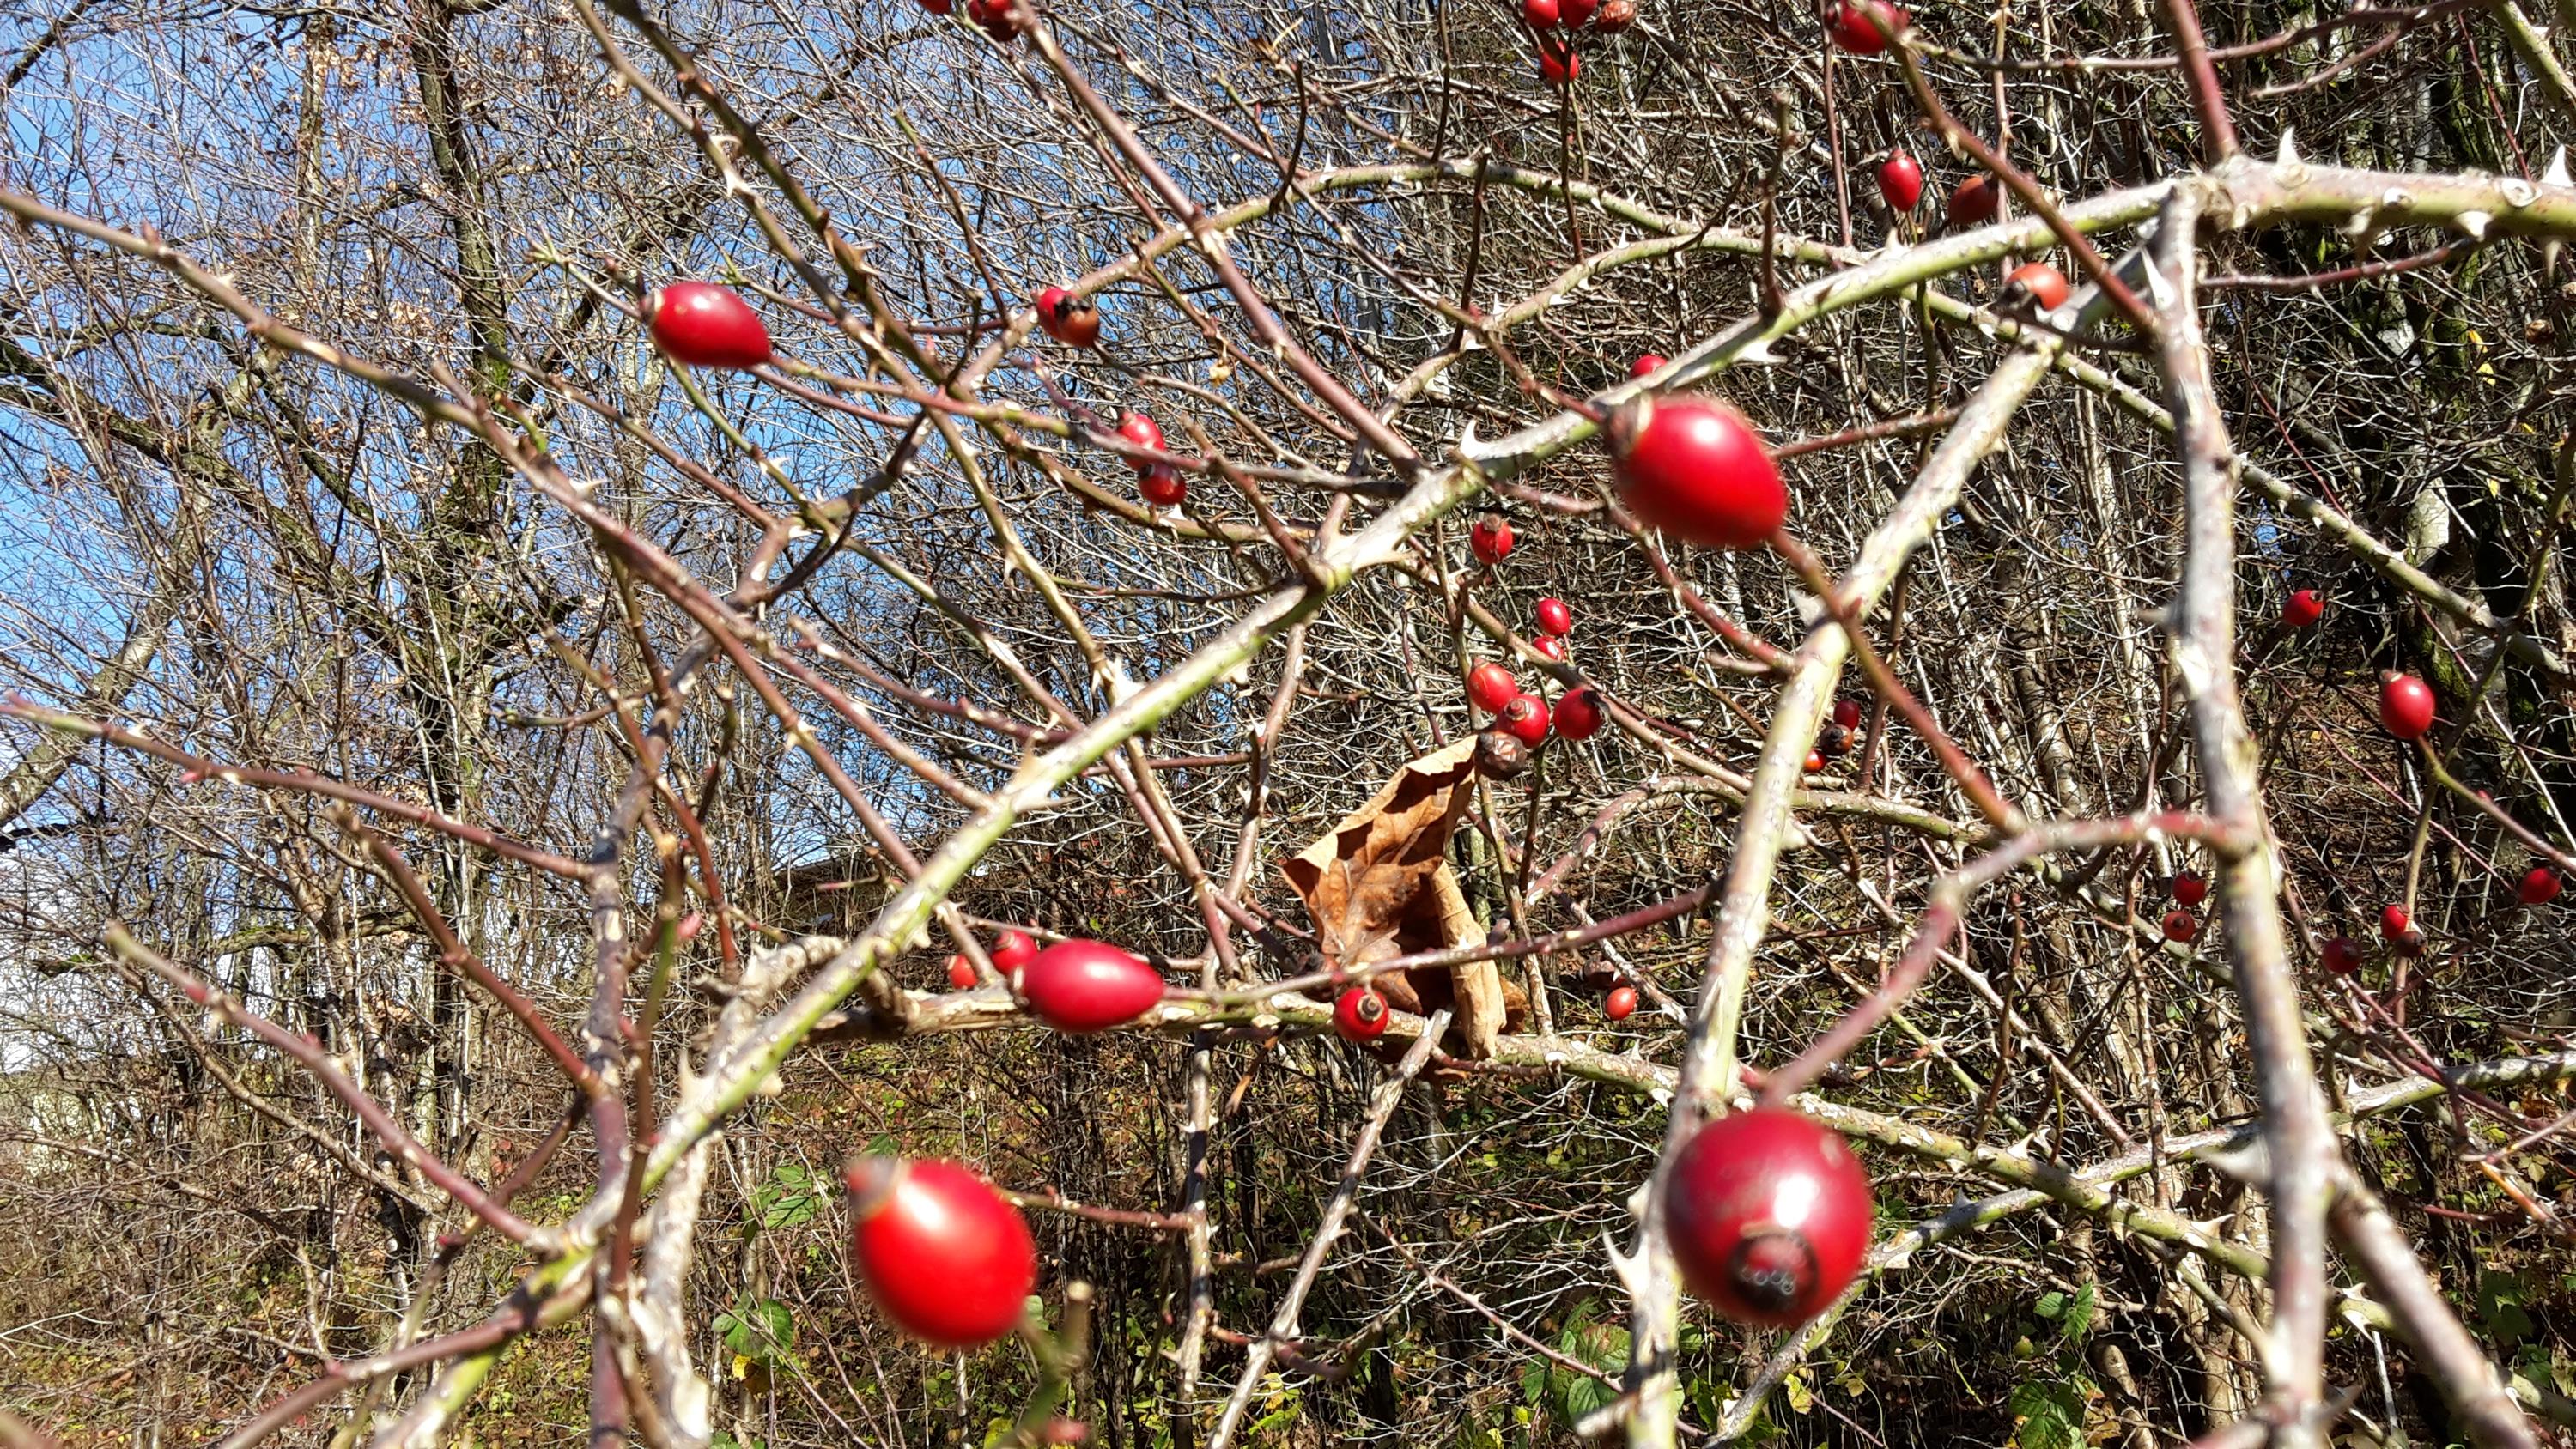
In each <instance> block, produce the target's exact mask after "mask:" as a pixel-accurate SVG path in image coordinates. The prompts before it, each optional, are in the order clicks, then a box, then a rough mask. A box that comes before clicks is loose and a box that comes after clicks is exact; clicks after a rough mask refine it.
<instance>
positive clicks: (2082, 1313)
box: [2059, 1283, 2099, 1343]
mask: <svg viewBox="0 0 2576 1449" xmlns="http://www.w3.org/2000/svg"><path fill="white" fill-rule="evenodd" d="M2098 1301H2099V1295H2097V1294H2096V1293H2095V1292H2094V1288H2093V1285H2092V1284H2090V1283H2087V1284H2085V1285H2084V1286H2083V1287H2081V1288H2078V1289H2076V1290H2075V1297H2074V1299H2073V1301H2071V1302H2069V1303H2068V1304H2067V1305H2066V1321H2065V1322H2064V1323H2063V1324H2061V1325H2059V1327H2060V1328H2061V1329H2062V1330H2063V1331H2064V1333H2065V1335H2066V1341H2067V1342H2068V1343H2082V1342H2083V1341H2084V1335H2085V1334H2087V1333H2090V1332H2092V1331H2093V1308H2094V1305H2095V1303H2096V1302H2098Z"/></svg>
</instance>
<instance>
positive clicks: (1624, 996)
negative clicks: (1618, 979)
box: [1601, 986, 1637, 1021]
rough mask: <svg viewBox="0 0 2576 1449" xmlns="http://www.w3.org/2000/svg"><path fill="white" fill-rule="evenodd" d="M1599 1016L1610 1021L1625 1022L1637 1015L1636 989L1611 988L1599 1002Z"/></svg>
mask: <svg viewBox="0 0 2576 1449" xmlns="http://www.w3.org/2000/svg"><path fill="white" fill-rule="evenodd" d="M1601 1014H1602V1015H1603V1016H1606V1017H1608V1018H1610V1019H1611V1020H1612V1021H1626V1020H1627V1019H1628V1018H1629V1017H1631V1016H1634V1015H1636V1014H1637V988H1636V987H1634V986H1613V987H1611V988H1610V994H1609V995H1608V996H1607V997H1604V998H1603V999H1602V1002H1601Z"/></svg>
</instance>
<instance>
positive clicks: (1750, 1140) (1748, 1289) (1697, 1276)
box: [1664, 1107, 1870, 1328]
mask: <svg viewBox="0 0 2576 1449" xmlns="http://www.w3.org/2000/svg"><path fill="white" fill-rule="evenodd" d="M1664 1226H1665V1229H1666V1232H1667V1233H1668V1235H1669V1236H1670V1238H1671V1240H1672V1247H1673V1258H1674V1260H1675V1261H1676V1262H1677V1263H1678V1264H1679V1265H1680V1267H1681V1270H1682V1281H1683V1282H1685V1283H1687V1284H1689V1285H1690V1290H1691V1291H1692V1292H1693V1293H1696V1294H1698V1295H1699V1296H1700V1297H1701V1298H1703V1299H1705V1300H1706V1301H1707V1302H1708V1305H1709V1306H1710V1307H1712V1308H1714V1309H1716V1310H1717V1311H1718V1312H1720V1313H1722V1314H1725V1315H1726V1316H1727V1317H1729V1318H1732V1319H1735V1320H1737V1321H1739V1322H1743V1323H1760V1324H1769V1325H1773V1326H1776V1327H1782V1328H1786V1327H1788V1326H1790V1325H1792V1324H1797V1323H1803V1322H1805V1321H1806V1320H1807V1319H1810V1318H1813V1317H1815V1316H1816V1314H1817V1313H1818V1312H1819V1311H1821V1310H1822V1309H1823V1308H1824V1307H1825V1305H1827V1304H1829V1303H1831V1302H1833V1301H1834V1299H1835V1298H1837V1297H1839V1296H1841V1294H1842V1291H1843V1290H1844V1289H1845V1288H1848V1287H1850V1286H1851V1281H1852V1279H1853V1278H1854V1277H1856V1276H1858V1275H1859V1273H1860V1265H1861V1259H1862V1257H1863V1256H1864V1255H1865V1254H1867V1252H1868V1251H1869V1229H1870V1200H1869V1178H1868V1177H1867V1176H1866V1175H1864V1174H1863V1173H1862V1172H1861V1167H1860V1159H1858V1158H1857V1157H1854V1156H1853V1155H1852V1151H1851V1148H1850V1147H1849V1146H1847V1145H1845V1143H1844V1142H1843V1140H1842V1138H1841V1137H1840V1136H1838V1135H1836V1134H1835V1133H1833V1132H1831V1131H1829V1130H1827V1129H1826V1128H1823V1127H1820V1126H1818V1125H1817V1124H1816V1123H1814V1122H1812V1121H1810V1120H1808V1119H1807V1118H1806V1117H1803V1116H1801V1115H1799V1114H1798V1113H1795V1112H1791V1111H1787V1110H1784V1109H1782V1108H1778V1107H1757V1108H1755V1109H1754V1110H1752V1111H1750V1112H1738V1113H1736V1114H1735V1115H1734V1116H1731V1117H1721V1118H1719V1119H1718V1120H1716V1121H1714V1122H1711V1123H1709V1124H1708V1125H1706V1126H1704V1127H1702V1128H1700V1130H1699V1132H1698V1135H1696V1136H1694V1137H1692V1138H1691V1140H1690V1141H1689V1142H1687V1143H1685V1144H1684V1145H1683V1147H1682V1150H1681V1153H1680V1155H1678V1156H1677V1157H1675V1158H1674V1159H1673V1164H1672V1170H1671V1171H1670V1172H1669V1173H1668V1174H1667V1175H1666V1177H1665V1181H1664Z"/></svg>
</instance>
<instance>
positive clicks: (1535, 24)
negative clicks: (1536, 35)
mask: <svg viewBox="0 0 2576 1449" xmlns="http://www.w3.org/2000/svg"><path fill="white" fill-rule="evenodd" d="M1521 23H1522V24H1523V25H1526V26H1528V27H1529V28H1530V29H1532V30H1554V29H1555V28H1556V26H1557V9H1556V0H1521Z"/></svg>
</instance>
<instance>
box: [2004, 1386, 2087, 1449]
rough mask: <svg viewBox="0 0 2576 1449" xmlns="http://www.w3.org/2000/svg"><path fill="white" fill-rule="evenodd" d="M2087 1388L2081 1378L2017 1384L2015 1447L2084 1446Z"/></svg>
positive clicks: (2067, 1448) (2051, 1448)
mask: <svg viewBox="0 0 2576 1449" xmlns="http://www.w3.org/2000/svg"><path fill="white" fill-rule="evenodd" d="M2085 1387H2086V1385H2085V1384H2084V1382H2083V1380H2081V1379H2056V1380H2049V1379H2025V1380H2023V1381H2022V1382H2021V1383H2018V1384H2015V1385H2014V1386H2013V1391H2012V1399H2011V1401H2010V1407H2011V1409H2012V1416H2013V1439H2012V1442H2013V1445H2014V1446H2015V1449H2081V1446H2082V1445H2083V1443H2084V1397H2085V1396H2084V1389H2085Z"/></svg>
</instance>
